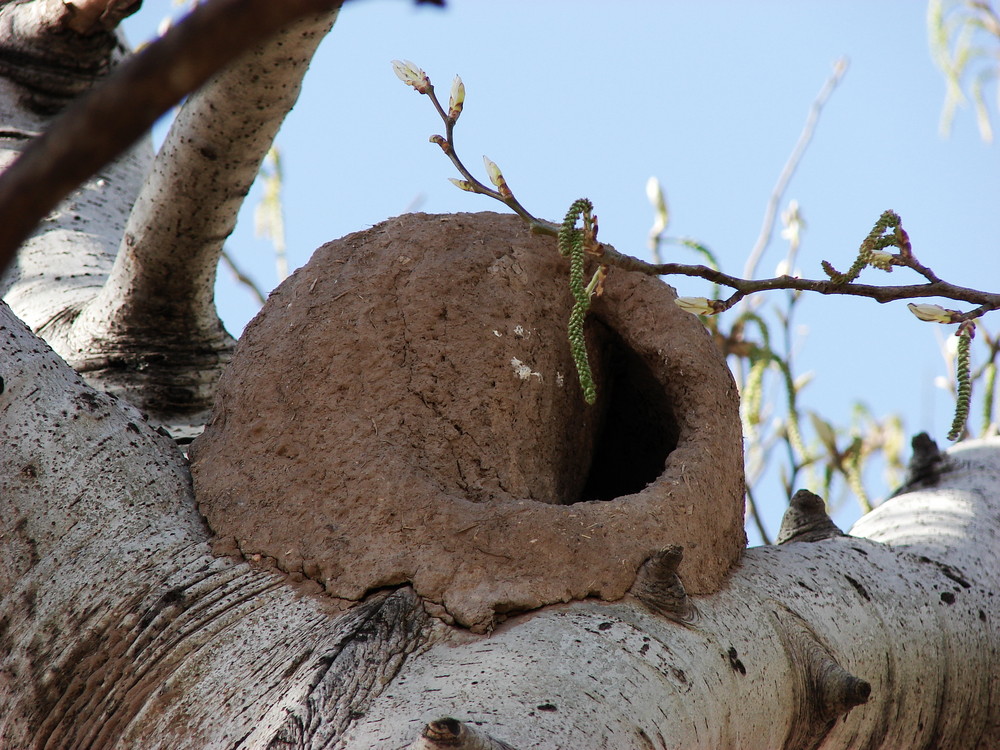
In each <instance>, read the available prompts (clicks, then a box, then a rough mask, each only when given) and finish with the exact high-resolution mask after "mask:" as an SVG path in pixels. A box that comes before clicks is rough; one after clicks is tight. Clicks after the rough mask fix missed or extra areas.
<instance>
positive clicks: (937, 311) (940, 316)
mask: <svg viewBox="0 0 1000 750" xmlns="http://www.w3.org/2000/svg"><path fill="white" fill-rule="evenodd" d="M906 306H907V307H908V308H910V312H911V313H913V314H914V315H916V316H917V317H918V318H920V319H921V320H924V321H927V322H928V323H951V322H952V320H951V311H949V310H945V309H944V308H943V307H941V305H929V304H919V305H918V304H914V303H913V302H907V303H906Z"/></svg>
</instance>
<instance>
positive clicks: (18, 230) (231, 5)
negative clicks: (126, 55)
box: [0, 0, 343, 270]
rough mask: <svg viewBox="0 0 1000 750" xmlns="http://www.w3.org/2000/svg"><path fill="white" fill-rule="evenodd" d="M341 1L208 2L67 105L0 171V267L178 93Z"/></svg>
mask: <svg viewBox="0 0 1000 750" xmlns="http://www.w3.org/2000/svg"><path fill="white" fill-rule="evenodd" d="M342 2H343V0H282V2H280V3H276V2H272V0H213V1H212V2H206V3H204V4H201V5H199V6H198V7H197V8H196V9H195V10H194V11H192V12H191V14H190V15H189V16H187V18H185V20H184V21H183V22H181V23H179V24H177V25H176V26H174V27H173V28H171V29H170V30H169V31H168V32H167V33H166V34H165V35H164V36H163V37H162V38H161V39H159V40H157V41H156V42H154V43H152V44H150V45H149V46H148V47H146V48H145V49H144V50H143V51H142V52H140V53H139V54H137V55H135V56H134V57H133V58H131V59H129V60H127V61H126V62H125V63H123V64H122V65H121V66H119V67H118V68H117V70H116V71H115V72H114V73H112V74H111V75H110V76H109V77H108V80H107V81H106V82H105V84H104V85H102V86H100V87H98V88H97V89H95V90H94V91H93V92H92V93H91V94H90V95H88V96H86V97H84V98H83V99H80V100H78V101H76V102H74V103H73V104H72V105H70V106H69V107H67V108H66V110H65V111H64V112H63V113H62V115H61V116H60V117H59V118H58V120H57V121H56V122H54V123H53V125H52V127H51V128H50V129H49V130H48V131H47V132H46V133H44V134H43V135H42V136H40V137H39V138H37V139H35V140H34V141H33V142H32V143H31V144H30V145H29V146H28V147H27V148H26V149H25V151H24V153H23V154H22V156H21V158H19V159H18V160H17V161H16V162H15V163H14V164H13V165H11V167H10V168H9V169H8V170H7V171H6V172H4V174H3V175H2V176H0V212H2V214H3V216H4V221H3V222H2V223H0V270H2V269H6V267H7V266H8V264H9V263H10V261H11V259H12V258H13V256H14V253H15V252H16V251H17V248H18V247H19V246H20V244H21V243H22V242H23V241H24V240H25V239H26V238H27V237H28V235H29V234H30V233H31V231H32V230H33V229H34V228H35V226H36V225H37V223H38V222H39V221H40V220H41V219H42V217H44V216H45V215H46V214H48V213H49V211H51V210H52V209H53V208H55V206H56V205H57V204H58V203H59V201H61V200H62V199H63V198H64V197H66V195H68V194H69V192H70V191H71V190H73V188H75V187H76V186H77V185H79V184H80V183H81V182H82V181H83V180H85V179H86V178H87V177H89V176H90V175H91V174H93V173H94V172H95V171H96V170H98V169H99V168H100V167H101V166H102V165H104V164H106V163H107V162H109V161H111V160H112V159H114V158H115V157H116V156H118V155H119V154H121V153H122V152H123V151H124V150H125V149H127V148H128V147H129V146H130V145H131V144H132V143H134V142H135V141H136V140H137V139H138V138H139V137H140V136H141V135H142V134H143V133H145V132H146V131H147V130H148V129H149V128H150V127H151V126H152V125H153V123H154V122H155V121H156V120H157V118H159V117H160V116H161V115H162V114H164V113H165V112H167V111H168V110H169V109H170V108H171V107H173V106H174V105H175V104H177V102H178V101H180V100H181V98H182V97H184V96H186V95H187V94H189V93H191V92H192V91H194V90H195V89H197V88H198V87H199V86H201V85H202V84H204V83H205V82H206V81H207V80H208V79H209V78H210V77H211V76H212V75H214V74H215V73H216V71H218V70H220V69H221V68H222V67H224V66H225V65H227V64H228V63H230V62H231V61H233V60H234V59H235V58H236V57H238V56H239V55H240V54H242V53H244V52H246V51H247V50H249V49H251V48H252V47H254V46H256V45H257V44H260V43H261V42H262V41H264V40H265V39H267V38H268V37H270V36H271V35H273V34H274V33H276V32H277V31H278V30H279V29H281V28H284V27H285V26H287V25H288V24H289V23H291V22H293V21H295V20H297V19H299V18H303V17H305V16H309V15H316V14H318V13H321V12H324V11H330V10H335V9H337V8H339V7H340V6H341V5H342Z"/></svg>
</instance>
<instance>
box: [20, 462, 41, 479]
mask: <svg viewBox="0 0 1000 750" xmlns="http://www.w3.org/2000/svg"><path fill="white" fill-rule="evenodd" d="M21 475H22V476H24V477H26V478H28V479H34V478H35V477H37V476H38V468H37V467H36V466H35V465H34V464H28V465H27V466H25V467H24V468H23V469H21Z"/></svg>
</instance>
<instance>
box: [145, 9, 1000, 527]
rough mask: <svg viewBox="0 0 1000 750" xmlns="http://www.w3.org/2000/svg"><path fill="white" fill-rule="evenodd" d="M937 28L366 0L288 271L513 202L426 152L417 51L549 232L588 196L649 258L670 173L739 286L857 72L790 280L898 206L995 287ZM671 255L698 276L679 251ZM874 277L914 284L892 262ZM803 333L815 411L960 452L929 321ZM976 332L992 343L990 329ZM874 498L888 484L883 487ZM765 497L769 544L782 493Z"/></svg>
mask: <svg viewBox="0 0 1000 750" xmlns="http://www.w3.org/2000/svg"><path fill="white" fill-rule="evenodd" d="M169 10H170V7H169V3H167V2H166V0H160V1H159V2H155V1H154V2H149V1H147V2H146V3H145V4H144V6H143V8H142V10H141V11H140V13H139V14H138V16H137V17H136V18H134V19H132V20H131V21H129V23H128V24H127V25H126V28H127V30H128V31H129V34H130V37H131V40H132V41H133V43H136V42H139V41H142V40H143V39H145V38H148V37H149V36H150V35H151V34H152V33H153V32H154V30H155V28H156V25H157V23H158V22H159V21H160V19H161V18H162V17H163V16H164V15H165V14H166V13H167V12H168V11H169ZM925 14H926V5H925V4H924V3H923V2H914V0H866V1H864V2H861V1H855V0H837V2H831V1H828V2H814V1H810V0H797V1H795V2H791V1H788V2H777V1H776V0H774V1H761V2H752V3H750V2H737V1H735V0H730V1H728V2H722V1H717V2H693V1H692V2H652V1H648V2H638V1H629V0H623V1H622V2H617V3H608V2H595V1H590V0H578V1H577V2H573V3H570V2H557V1H556V0H547V1H546V0H532V1H530V2H529V0H506V1H505V2H487V1H486V0H451V1H450V2H449V6H448V8H447V9H446V10H443V11H442V10H438V9H434V8H428V7H420V8H418V7H415V6H413V5H412V4H411V3H408V2H404V1H403V0H355V1H354V2H351V3H348V5H347V7H346V8H345V9H344V10H343V11H342V13H341V17H340V19H339V21H338V23H337V25H336V26H335V28H334V30H333V31H332V33H331V34H330V36H329V37H328V38H327V40H326V41H325V42H324V43H323V46H322V47H321V48H320V51H319V53H318V55H317V58H316V60H315V63H314V65H313V67H312V69H311V70H310V72H309V74H308V76H307V78H306V81H305V86H304V90H303V94H302V98H301V100H300V102H299V104H298V105H297V107H296V108H295V110H294V111H293V112H292V113H291V115H290V116H289V118H288V120H287V123H286V125H285V127H284V129H283V130H282V132H281V133H280V134H279V136H278V143H279V146H280V147H281V149H282V153H283V158H284V167H285V176H286V183H287V184H286V191H285V207H286V226H287V232H288V244H289V256H290V262H291V264H292V266H293V267H295V266H298V265H301V264H303V263H304V262H305V261H306V260H308V258H309V256H310V254H311V253H312V251H313V250H314V249H315V248H316V247H318V246H319V245H321V244H323V243H324V242H326V241H329V240H331V239H335V238H337V237H340V236H343V235H345V234H348V233H350V232H353V231H357V230H360V229H364V228H366V227H368V226H371V225H372V224H375V223H378V222H379V221H382V220H383V219H385V218H388V217H390V216H394V215H396V214H399V213H401V212H403V211H405V210H407V209H408V208H409V207H412V206H414V205H416V206H418V208H419V210H422V211H428V212H451V211H481V210H502V209H503V207H502V206H500V205H499V204H492V205H491V202H490V201H488V199H485V198H483V197H480V196H474V195H470V194H467V193H463V192H461V191H459V190H457V189H456V188H454V187H453V186H452V185H451V184H450V183H449V182H448V181H447V178H448V177H452V176H455V175H454V173H453V172H452V169H451V165H450V164H449V163H448V162H447V160H446V159H445V158H444V157H443V156H442V155H441V153H440V151H439V149H438V148H437V147H436V146H434V145H432V144H429V143H428V142H427V137H428V136H429V135H430V134H432V133H436V132H439V131H440V130H441V127H440V122H439V121H438V120H437V118H436V115H435V114H434V113H433V111H432V109H431V107H430V105H429V102H428V101H427V100H426V99H425V98H423V97H420V96H418V95H417V94H415V93H414V92H413V91H412V90H411V89H408V88H406V87H404V86H403V85H402V84H401V83H400V82H399V81H398V80H397V79H396V77H395V76H394V75H393V73H392V70H391V68H390V64H389V61H390V60H392V59H393V58H404V59H410V60H413V61H414V62H416V63H417V64H419V65H420V66H422V67H423V68H424V69H425V70H426V71H427V72H428V74H429V75H430V76H431V79H432V80H433V81H434V82H435V84H437V86H438V88H439V90H441V91H442V92H443V93H444V95H445V96H447V89H448V86H449V84H450V81H451V79H452V77H453V76H454V75H455V74H456V73H459V74H461V76H462V78H463V80H464V81H465V84H466V87H467V91H468V94H467V99H466V106H465V112H464V113H463V115H462V118H461V121H460V123H459V126H458V130H457V141H458V146H459V149H460V151H461V152H462V154H463V156H464V158H465V160H466V163H467V164H469V165H476V166H478V165H479V164H481V161H480V156H481V155H482V154H487V155H489V156H490V158H491V159H493V160H494V161H496V162H497V163H498V164H499V165H500V167H501V168H502V169H503V171H504V174H505V176H506V178H507V180H508V182H509V183H510V185H511V187H512V188H513V190H514V191H515V193H516V194H517V196H518V197H519V199H520V200H521V201H522V203H524V204H525V205H526V206H527V207H528V208H529V209H530V210H532V211H533V212H534V213H535V214H536V215H541V216H544V217H547V218H552V219H558V218H560V217H561V216H562V215H563V213H564V212H565V210H566V208H567V206H568V205H569V203H570V202H572V200H574V199H575V198H578V197H582V196H586V197H589V198H590V199H591V200H592V201H593V202H594V203H595V205H596V210H597V212H598V214H599V215H600V218H601V236H602V238H603V239H604V240H605V241H607V242H610V243H612V244H614V245H615V246H616V247H617V248H618V249H619V250H621V251H624V252H630V253H632V254H636V255H643V254H644V253H645V252H646V249H645V248H646V235H647V232H648V230H649V227H650V224H651V222H652V213H651V209H650V206H649V204H648V202H647V200H646V197H645V184H646V180H647V179H648V178H649V177H650V176H651V175H656V176H658V177H659V178H660V180H661V181H662V183H663V185H664V187H665V189H666V192H667V196H668V200H669V203H670V209H671V215H672V223H671V227H670V234H672V235H675V236H689V237H693V238H696V239H697V240H699V241H701V242H703V243H705V244H706V245H708V246H709V247H711V248H712V250H713V251H715V253H716V254H717V255H718V256H719V258H720V260H721V262H722V265H723V268H724V269H725V270H728V271H730V272H733V273H739V272H740V271H741V269H742V268H743V264H744V260H745V258H746V256H747V254H748V252H749V250H750V248H751V247H752V245H753V243H754V241H755V239H756V237H757V234H758V232H759V230H760V226H761V221H762V217H763V213H764V208H765V204H766V201H767V199H768V196H769V194H770V192H771V189H772V187H773V185H774V182H775V180H776V179H777V176H778V174H779V172H780V170H781V168H782V165H783V164H784V162H785V160H786V159H787V157H788V155H789V153H790V152H791V149H792V147H793V145H794V144H795V141H796V139H797V138H798V135H799V132H800V130H801V128H802V125H803V123H804V121H805V117H806V114H807V111H808V108H809V106H810V104H811V102H812V101H813V99H814V97H815V96H816V93H817V92H818V91H819V89H820V87H821V86H822V84H823V82H824V81H825V80H826V78H827V77H828V76H829V75H830V72H831V70H832V67H833V64H834V62H835V61H836V60H837V59H838V58H839V57H841V56H846V57H847V58H848V59H849V61H850V67H849V70H848V71H847V74H846V76H845V77H844V80H843V82H842V83H841V85H840V87H839V88H838V90H837V91H836V92H835V93H834V94H833V96H832V98H831V99H830V101H829V103H828V104H827V107H826V109H825V111H824V113H823V116H822V119H821V121H820V123H819V127H818V129H817V132H816V135H815V138H814V140H813V143H812V145H811V147H810V149H809V151H808V152H807V154H806V156H805V158H804V160H803V162H802V164H801V165H800V167H799V171H798V173H797V174H796V176H795V178H794V179H793V181H792V183H791V185H790V186H789V189H788V191H787V193H786V195H785V198H784V200H783V205H784V204H785V203H787V201H788V200H789V199H796V200H797V201H798V202H799V204H800V206H801V210H802V213H803V216H804V218H805V220H806V222H807V227H806V230H805V233H804V235H803V244H802V249H801V251H800V254H799V258H798V263H797V266H798V267H799V268H800V269H801V270H802V272H803V275H806V276H812V277H818V276H819V275H820V274H821V271H820V270H819V262H820V260H821V259H826V260H829V261H831V262H832V263H833V264H834V265H836V266H838V267H844V266H848V265H850V262H851V260H852V259H853V257H854V252H855V251H856V248H857V246H858V243H859V242H860V241H861V239H862V238H863V237H864V236H865V235H866V234H867V232H868V230H869V229H870V228H871V225H872V223H873V222H874V221H875V219H877V218H878V216H879V214H880V213H881V212H882V211H883V210H885V209H887V208H892V209H894V210H896V211H897V212H898V213H900V214H901V216H902V218H903V223H904V226H905V227H906V229H907V231H908V232H909V234H910V237H911V240H912V241H913V244H914V251H915V252H916V254H917V256H918V258H920V259H921V260H922V261H923V262H924V263H925V264H926V265H929V266H930V267H932V268H933V269H934V270H935V271H936V272H937V273H938V274H939V275H940V276H942V277H944V278H947V279H948V280H951V281H953V282H955V283H958V284H962V285H967V286H977V287H980V288H987V289H990V290H994V289H997V288H998V287H1000V273H998V271H1000V253H998V252H997V238H998V237H1000V208H998V197H1000V151H998V147H997V146H996V145H993V146H990V145H987V144H985V143H983V142H982V141H981V140H980V138H979V136H978V133H977V131H976V128H975V120H974V117H973V115H972V111H971V109H965V110H961V111H959V113H958V116H957V118H956V122H955V126H954V129H953V132H952V134H951V136H950V137H949V138H943V137H942V136H941V135H940V134H939V131H938V120H939V115H940V110H941V104H942V101H943V98H944V91H945V84H944V80H943V78H942V76H941V74H940V73H939V72H938V71H937V70H936V69H935V67H934V66H933V64H932V61H931V58H930V54H929V52H928V45H927V35H926V29H925ZM257 198H258V191H256V190H255V191H253V192H252V193H251V195H250V198H249V201H248V210H245V211H244V218H242V219H241V224H240V226H239V227H238V228H237V230H236V233H235V234H234V236H233V237H232V238H231V240H230V243H229V249H230V251H231V252H232V253H233V254H234V255H235V256H236V257H237V258H238V259H239V261H240V262H241V263H242V264H243V265H244V266H245V267H246V268H247V270H248V271H249V272H250V273H251V274H252V275H253V276H254V277H255V278H257V279H258V281H259V283H260V284H261V285H262V286H264V287H266V288H270V287H271V286H273V284H274V270H273V259H272V256H271V250H270V246H269V245H268V243H267V242H264V241H261V240H258V239H256V238H255V237H254V235H253V221H252V213H251V211H252V207H253V204H254V203H255V202H256V200H257ZM785 250H786V246H785V244H784V243H783V241H782V240H781V239H780V238H779V237H778V236H777V232H776V233H775V240H774V242H773V244H772V245H771V247H770V249H769V250H768V252H767V254H766V255H765V256H764V259H763V261H762V262H761V265H760V270H759V272H758V273H759V274H760V275H768V276H769V275H772V273H773V270H774V268H775V266H776V265H777V263H778V261H779V260H781V258H782V257H784V253H785ZM668 252H669V253H671V258H670V259H676V260H679V261H683V262H695V258H694V256H693V255H692V254H690V253H689V252H688V251H685V250H683V249H682V248H676V249H671V250H669V251H668ZM867 273H868V274H873V273H874V272H871V271H869V272H867ZM864 278H865V279H870V280H874V281H884V282H889V281H891V282H893V283H908V282H909V281H911V280H912V281H914V282H915V281H917V279H916V278H915V277H908V276H907V275H905V272H903V271H900V270H898V269H897V270H896V271H895V272H894V273H893V275H892V276H885V275H884V274H877V275H866V276H865V277H864ZM670 283H672V284H673V285H674V286H676V287H677V288H678V290H679V292H680V293H681V294H683V295H704V294H706V293H707V292H708V289H707V285H706V284H704V283H703V282H700V281H698V280H694V279H683V278H681V279H672V280H670ZM217 297H218V302H219V306H220V310H221V312H222V315H223V319H224V321H225V322H226V325H227V327H228V328H229V330H230V331H231V332H232V333H233V334H234V335H238V334H239V332H240V331H241V330H242V328H243V326H244V325H245V324H246V322H247V321H248V320H249V318H250V317H252V315H253V314H254V313H255V312H256V306H255V304H254V302H253V300H252V298H251V297H250V296H249V295H248V294H246V293H245V292H244V291H243V290H242V289H240V288H239V287H238V286H237V285H235V284H234V283H233V282H232V281H231V279H230V278H229V277H228V275H227V274H226V273H225V271H220V279H219V284H218V288H217ZM773 302H774V303H778V302H779V300H778V299H774V300H773ZM765 304H771V302H770V301H768V302H766V303H765ZM797 320H798V321H799V322H800V323H801V324H803V326H804V328H803V329H802V330H800V331H799V334H800V336H799V338H798V341H797V349H796V351H797V366H798V368H799V371H813V372H814V373H815V378H814V379H813V381H812V383H811V384H810V385H809V386H808V388H807V389H806V390H805V392H804V394H803V396H802V399H803V401H804V403H805V405H806V407H807V408H811V409H815V410H817V411H820V412H821V413H823V414H825V415H828V416H830V417H832V418H834V419H835V420H839V421H841V422H847V420H848V415H849V411H850V409H851V405H852V404H853V403H854V402H855V401H857V400H859V399H861V400H864V401H865V402H866V403H867V404H868V405H869V407H870V408H871V409H872V410H873V411H874V412H876V413H878V414H888V413H892V412H896V413H900V414H901V415H902V416H903V417H904V419H905V422H906V428H907V431H908V432H910V433H913V432H917V431H920V430H928V431H930V432H931V434H932V435H933V436H934V437H936V438H937V439H938V441H939V443H941V444H944V443H945V440H944V434H945V433H946V432H947V429H948V424H949V422H950V409H951V403H950V398H949V397H948V395H947V394H946V393H944V392H943V391H940V390H936V389H935V388H934V386H933V380H934V378H935V376H938V375H941V374H942V373H943V371H944V370H943V363H942V360H941V357H940V354H939V353H938V337H936V336H935V331H934V330H933V328H934V326H932V325H931V324H926V323H920V322H919V321H917V320H916V319H915V318H913V317H912V316H911V315H910V313H909V312H908V311H907V310H906V309H905V305H904V304H903V303H893V304H890V305H885V306H879V305H878V304H877V303H874V302H871V301H868V300H855V299H850V298H839V297H838V298H822V297H816V298H807V299H806V300H804V301H803V302H802V303H801V305H800V309H799V311H798V313H797ZM985 325H986V327H987V328H988V329H990V330H992V329H995V328H1000V325H998V324H996V323H992V322H991V319H990V318H989V317H987V318H986V320H985ZM873 479H874V480H877V477H873ZM873 489H874V490H875V491H876V493H878V492H881V491H883V488H880V487H879V486H878V484H877V481H875V482H874V483H873ZM765 494H767V495H768V498H769V499H770V500H771V501H773V502H768V503H766V504H767V505H768V511H767V517H768V523H769V525H770V526H771V528H772V530H773V529H776V527H777V523H778V519H779V517H780V508H781V507H782V504H783V499H782V498H780V497H776V496H775V495H776V494H777V493H776V492H774V491H773V490H769V491H768V492H766V493H765ZM838 507H839V508H840V509H839V510H838V513H837V520H838V521H840V522H841V523H843V524H849V523H850V522H851V521H853V520H854V518H856V517H857V515H858V511H857V507H856V505H853V504H852V503H850V502H848V503H845V504H843V505H842V506H838Z"/></svg>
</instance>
